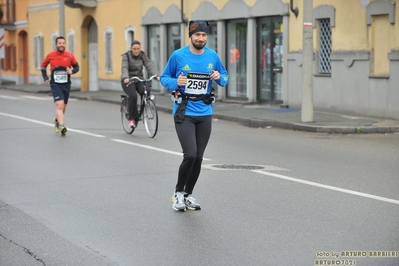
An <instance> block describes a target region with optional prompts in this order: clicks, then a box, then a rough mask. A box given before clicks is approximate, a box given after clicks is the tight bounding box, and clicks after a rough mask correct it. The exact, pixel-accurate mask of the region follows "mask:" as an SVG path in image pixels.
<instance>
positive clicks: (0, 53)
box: [0, 28, 5, 58]
mask: <svg viewBox="0 0 399 266" xmlns="http://www.w3.org/2000/svg"><path fill="white" fill-rule="evenodd" d="M4 50H5V48H4V28H0V58H4Z"/></svg>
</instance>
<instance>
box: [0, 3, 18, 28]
mask: <svg viewBox="0 0 399 266" xmlns="http://www.w3.org/2000/svg"><path fill="white" fill-rule="evenodd" d="M0 28H4V29H5V30H9V31H15V30H16V29H17V27H16V25H15V3H14V1H7V3H5V4H0Z"/></svg>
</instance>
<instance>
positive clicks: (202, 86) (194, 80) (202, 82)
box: [185, 73, 211, 95]
mask: <svg viewBox="0 0 399 266" xmlns="http://www.w3.org/2000/svg"><path fill="white" fill-rule="evenodd" d="M210 78H211V75H210V74H203V73H188V74H187V84H186V89H185V93H189V94H193V95H198V94H206V92H207V90H208V84H209V80H210Z"/></svg>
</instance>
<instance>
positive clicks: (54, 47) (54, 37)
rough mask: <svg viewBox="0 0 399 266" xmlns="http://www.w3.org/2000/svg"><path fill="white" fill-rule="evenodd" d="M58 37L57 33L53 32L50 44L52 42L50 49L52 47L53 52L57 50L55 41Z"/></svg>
mask: <svg viewBox="0 0 399 266" xmlns="http://www.w3.org/2000/svg"><path fill="white" fill-rule="evenodd" d="M57 37H58V33H57V32H54V33H53V35H52V36H51V42H52V47H53V51H55V50H57V45H56V43H55V40H56V39H57Z"/></svg>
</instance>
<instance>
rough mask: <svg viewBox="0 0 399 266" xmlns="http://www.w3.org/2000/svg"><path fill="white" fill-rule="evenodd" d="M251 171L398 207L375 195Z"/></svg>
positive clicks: (395, 201)
mask: <svg viewBox="0 0 399 266" xmlns="http://www.w3.org/2000/svg"><path fill="white" fill-rule="evenodd" d="M251 171H252V172H255V173H258V174H262V175H267V176H271V177H276V178H280V179H285V180H288V181H292V182H297V183H301V184H305V185H310V186H314V187H320V188H324V189H329V190H335V191H338V192H343V193H347V194H352V195H356V196H360V197H365V198H369V199H375V200H379V201H385V202H389V203H393V204H397V205H399V200H394V199H390V198H384V197H380V196H376V195H372V194H367V193H363V192H358V191H354V190H349V189H344V188H339V187H334V186H329V185H323V184H320V183H316V182H311V181H306V180H302V179H298V178H293V177H289V176H285V175H279V174H275V173H270V172H265V171H262V170H251Z"/></svg>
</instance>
